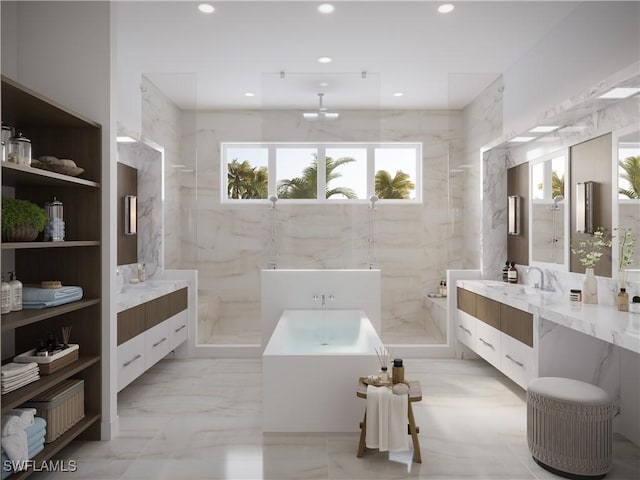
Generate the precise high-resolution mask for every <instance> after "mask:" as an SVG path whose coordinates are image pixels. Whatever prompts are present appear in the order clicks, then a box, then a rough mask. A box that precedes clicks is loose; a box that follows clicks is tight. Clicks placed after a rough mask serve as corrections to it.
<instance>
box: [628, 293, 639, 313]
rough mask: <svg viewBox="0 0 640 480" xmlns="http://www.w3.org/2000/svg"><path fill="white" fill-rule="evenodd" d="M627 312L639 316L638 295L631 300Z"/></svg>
mask: <svg viewBox="0 0 640 480" xmlns="http://www.w3.org/2000/svg"><path fill="white" fill-rule="evenodd" d="M629 311H630V312H631V313H638V314H640V297H639V296H638V295H636V296H634V297H633V300H631V305H629Z"/></svg>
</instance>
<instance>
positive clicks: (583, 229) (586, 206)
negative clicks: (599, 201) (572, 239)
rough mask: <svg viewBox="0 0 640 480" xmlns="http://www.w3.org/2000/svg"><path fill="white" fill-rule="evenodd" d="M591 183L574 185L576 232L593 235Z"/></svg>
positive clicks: (592, 184)
mask: <svg viewBox="0 0 640 480" xmlns="http://www.w3.org/2000/svg"><path fill="white" fill-rule="evenodd" d="M594 188H595V187H594V183H593V182H578V183H576V232H578V233H593V228H594V227H593V200H594V195H593V189H594Z"/></svg>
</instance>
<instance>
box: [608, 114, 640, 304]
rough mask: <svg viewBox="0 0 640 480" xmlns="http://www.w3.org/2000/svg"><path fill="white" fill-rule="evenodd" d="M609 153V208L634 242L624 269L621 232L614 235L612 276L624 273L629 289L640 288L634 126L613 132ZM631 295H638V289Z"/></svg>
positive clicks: (639, 190)
mask: <svg viewBox="0 0 640 480" xmlns="http://www.w3.org/2000/svg"><path fill="white" fill-rule="evenodd" d="M613 150H614V152H613V159H614V172H615V173H614V178H616V179H617V188H614V198H615V199H616V201H614V203H613V205H614V209H615V208H616V207H617V209H618V215H617V216H616V215H614V219H616V218H617V223H618V227H619V228H621V229H627V230H629V231H630V232H631V234H632V235H633V238H634V239H635V251H634V254H633V255H632V256H630V257H628V258H629V263H628V264H626V265H625V263H627V262H624V261H621V255H620V243H619V240H620V233H622V232H621V231H618V232H617V233H618V234H617V235H616V238H615V239H614V243H613V248H612V257H613V271H614V275H615V272H616V271H617V272H618V280H619V281H620V280H621V278H620V276H621V274H620V271H625V270H626V272H627V274H628V275H629V278H628V280H629V282H630V286H633V285H632V284H634V283H635V284H637V285H638V287H640V130H638V127H637V125H633V126H630V127H627V128H625V129H622V130H619V131H618V132H615V134H614V138H613ZM614 225H615V224H614ZM622 275H624V274H622ZM625 280H626V279H625ZM621 286H622V285H621ZM635 294H636V295H638V294H640V289H639V290H638V293H635Z"/></svg>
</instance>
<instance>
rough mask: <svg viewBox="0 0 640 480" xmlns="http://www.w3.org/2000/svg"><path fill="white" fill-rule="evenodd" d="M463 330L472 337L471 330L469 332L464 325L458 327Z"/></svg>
mask: <svg viewBox="0 0 640 480" xmlns="http://www.w3.org/2000/svg"><path fill="white" fill-rule="evenodd" d="M458 326H459V327H460V328H461V329H462V330H464V331H465V332H467V333H468V334H469V335H471V330H469V329H468V328H465V327H463V326H462V325H458Z"/></svg>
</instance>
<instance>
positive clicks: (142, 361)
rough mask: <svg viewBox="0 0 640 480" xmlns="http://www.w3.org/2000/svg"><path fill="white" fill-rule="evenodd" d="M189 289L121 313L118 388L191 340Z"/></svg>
mask: <svg viewBox="0 0 640 480" xmlns="http://www.w3.org/2000/svg"><path fill="white" fill-rule="evenodd" d="M187 291H188V290H187V288H182V289H180V290H177V291H175V292H172V293H169V294H166V295H163V296H161V297H158V298H156V299H154V300H150V301H148V302H145V303H142V304H140V305H136V306H135V307H132V308H129V309H127V310H124V311H122V312H120V313H118V391H120V390H122V389H123V388H124V387H126V386H127V385H129V383H131V382H132V381H133V380H135V379H136V378H137V377H139V376H140V375H141V374H143V373H144V372H145V371H146V370H148V369H149V368H151V367H152V366H153V365H155V364H156V363H157V362H158V361H159V360H161V359H162V358H164V357H165V356H166V355H167V354H168V353H169V352H170V351H172V350H173V349H175V348H176V347H178V346H179V345H181V344H182V343H183V342H185V341H186V340H187V339H188V337H189V327H188V322H187V319H188V317H189V315H188V308H187Z"/></svg>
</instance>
